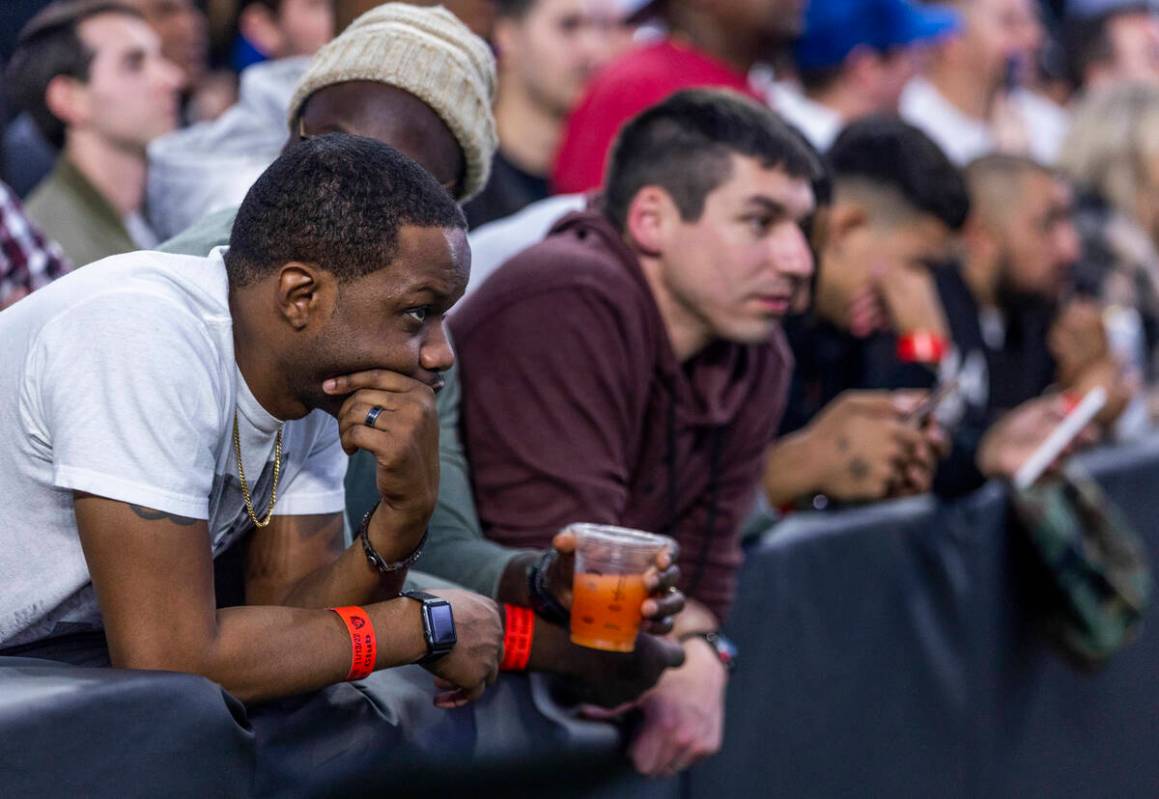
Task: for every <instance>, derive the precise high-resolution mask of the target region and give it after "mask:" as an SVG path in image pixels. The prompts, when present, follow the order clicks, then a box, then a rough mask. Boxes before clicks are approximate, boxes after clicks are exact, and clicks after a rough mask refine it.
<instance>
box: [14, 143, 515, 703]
mask: <svg viewBox="0 0 1159 799" xmlns="http://www.w3.org/2000/svg"><path fill="white" fill-rule="evenodd" d="M469 270H470V254H469V250H468V248H467V240H466V234H465V222H464V220H463V216H462V213H461V211H460V210H459V209H458V207H457V206H456V205H455V203H454V201H453V200H452V199H451V197H450V196H449V195H448V194H447V193H446V191H445V190H443V189H442V187H441V186H439V184H438V183H437V182H436V181H435V180H434V178H432V177H431V176H430V175H429V174H428V173H426V172H425V171H424V170H423V169H422V168H421V167H419V166H418V165H417V164H415V163H414V162H412V161H410V160H409V159H407V158H406V157H405V156H402V155H401V154H399V153H397V152H396V151H394V150H392V149H390V148H389V147H386V146H385V145H383V144H381V143H379V142H376V141H373V140H370V139H363V138H359V137H353V136H347V135H344V134H331V135H327V136H322V137H318V138H313V139H309V140H307V141H305V142H303V143H301V144H298V145H296V146H295V147H293V148H292V149H290V150H289V151H288V152H287V153H286V154H285V155H283V156H282V157H281V158H279V159H278V161H277V162H275V164H274V165H273V166H271V167H270V168H269V170H267V171H266V173H265V174H264V175H263V176H262V177H261V178H260V179H259V180H258V182H257V183H256V184H255V185H254V187H253V188H252V189H251V190H250V192H249V194H248V195H247V197H246V201H245V203H243V205H242V208H241V210H240V211H239V213H238V218H237V221H236V223H235V225H234V228H233V234H232V237H231V241H230V247H229V248H228V249H226V250H221V249H219V250H215V251H214V252H213V253H211V254H210V256H209V257H208V258H191V257H185V256H177V255H167V254H162V253H153V252H138V253H129V254H126V255H121V256H114V257H112V258H108V259H105V260H103V261H100V262H98V263H97V264H95V265H93V266H91V267H90V268H87V269H84V270H80V271H78V272H76V273H73V274H71V275H69V276H67V277H66V278H64V279H61V280H59V281H57V282H56V283H54V284H53V285H52V286H49V287H48V288H47V289H45V290H43V291H41V292H38V293H36V294H34V295H32V296H31V297H29V298H28V299H26V300H24V301H22V302H20V303H18V304H17V305H15V306H13V307H12V308H10V309H8V310H6V311H4V312H3V313H2V314H0V340H3V341H4V348H3V350H2V351H0V495H3V496H4V497H5V500H6V501H5V505H4V515H3V519H2V521H0V584H2V585H3V586H4V588H5V590H4V591H3V592H2V594H0V648H4V649H7V650H8V651H12V648H13V647H18V648H22V649H23V650H24V651H27V650H28V648H29V647H31V648H32V649H33V650H35V648H36V647H37V645H41V646H45V647H48V648H51V645H52V643H53V641H56V640H61V638H62V637H63V638H67V636H68V635H69V634H70V633H75V632H80V631H86V630H89V631H91V630H98V629H101V628H103V629H104V632H105V636H106V638H107V641H108V649H109V657H110V660H111V662H112V664H113V665H114V666H121V667H129V668H154V669H166V670H173V671H186V672H192V673H196V674H202V675H204V676H207V677H210V678H211V679H213V680H216V681H217V682H219V683H221V684H222V685H223V686H224V687H225V688H227V689H228V690H230V691H231V692H233V693H234V694H236V695H237V696H238V697H240V698H242V699H243V700H247V701H250V700H261V699H268V698H273V697H279V696H286V695H291V694H297V693H302V692H305V691H310V690H314V689H317V688H320V687H323V686H325V685H328V684H332V683H336V682H340V681H341V680H343V679H344V678H353V677H355V676H358V675H359V674H360V673H364V672H368V671H370V670H373V669H378V668H387V667H391V666H395V665H401V664H404V663H414V662H419V661H423V662H424V663H425V665H426V668H428V669H429V670H430V671H432V672H433V673H434V674H436V675H437V676H438V677H441V678H442V679H443V680H444V681H445V682H443V683H442V685H443V686H444V687H443V689H442V690H441V692H440V693H439V695H438V697H437V702H438V703H439V704H440V705H441V706H454V705H457V704H461V703H462V702H464V701H467V700H469V699H473V698H475V697H477V696H479V695H480V694H481V693H482V691H483V689H484V687H485V686H486V684H487V683H488V682H489V681H491V680H493V679H494V676H495V673H496V671H497V658H498V653H499V649H500V645H501V638H502V632H501V625H500V623H499V617H498V612H497V609H496V607H495V604H494V603H493V602H492V601H491V600H488V599H484V598H483V597H480V596H478V595H475V594H471V593H469V592H466V591H442V592H437V593H438V596H431V595H418V596H415V597H411V596H404V597H399V596H398V595H399V591H400V590H401V587H402V580H403V578H404V577H405V575H406V572H407V567H408V566H409V564H410V563H411V562H413V560H414V559H415V557H416V556H417V554H418V552H419V551H420V550H421V547H422V541H423V539H424V533H425V530H426V527H427V521H428V519H429V517H430V514H431V511H432V508H433V507H434V503H435V496H436V492H437V489H438V419H437V414H436V411H435V392H436V391H437V390H438V388H439V386H440V384H441V382H442V378H441V377H440V373H441V372H443V371H445V370H446V369H448V368H450V366H451V365H452V363H453V360H454V357H453V354H452V352H451V349H450V347H449V345H448V342H447V339H446V337H445V335H444V332H443V316H444V314H445V313H446V311H447V310H448V309H449V308H450V306H451V305H452V304H454V302H455V301H456V300H457V299H458V298H459V296H460V295H461V294H462V292H463V289H464V287H465V285H466V282H467V276H468V273H469ZM356 449H365V450H368V451H370V452H372V453H373V454H374V455H375V458H376V461H377V464H378V471H377V486H378V491H379V494H380V496H381V502H380V503H379V504H378V505H377V506H376V507H375V508H374V509H372V511H371V512H370V513H368V514H367V517H366V519H365V520H364V521H363V525H362V530H361V531H360V533H361V535H360V536H359V540H356V541H355V543H354V545H353V546H351V547H349V548H347V549H345V550H343V549H342V534H343V524H342V510H343V506H344V503H343V487H342V478H343V474H344V471H345V465H346V457H345V454H344V452H343V451H345V453H346V454H349V453H351V452H353V451H355V450H356ZM242 538H248V555H247V567H246V585H245V592H246V601H247V604H246V605H245V606H243V607H235V608H225V609H217V608H216V605H215V598H214V584H213V559H214V558H215V557H216V556H217V555H219V554H220V553H222V552H224V551H225V550H226V549H227V548H229V547H230V546H232V545H234V544H236V543H237V542H238V541H239V540H240V539H242ZM387 597H396V598H394V599H389V600H386V601H380V600H383V599H385V598H387ZM440 603H441V604H440ZM448 603H449V606H450V607H449V608H448V607H447V605H448ZM359 605H364V607H363V608H362V609H361V610H358V611H356V612H350V613H347V614H346V619H344V618H343V617H342V615H340V614H338V613H332V612H329V611H328V610H326V608H330V607H333V606H359ZM452 612H453V619H452V618H451V616H452ZM360 613H361V614H362V615H359V614H360ZM347 619H348V620H349V621H348V620H347ZM432 620H433V621H435V622H438V623H437V624H433V625H432V623H431V622H432ZM367 624H369V625H370V627H371V629H372V630H373V634H374V637H375V639H376V645H375V646H374V647H373V648H372V647H371V645H370V644H371V642H369V641H367V640H366V638H365V637H364V636H365V634H366V633H365V627H366V625H367ZM448 625H453V627H448ZM448 632H454V633H457V643H455V641H454V636H453V635H450V636H448V635H447V633H448ZM357 646H364V647H365V649H364V650H363V651H362V652H361V654H365V653H367V652H370V653H371V656H370V657H368V658H364V659H363V660H361V661H360V660H359V654H360V652H359V651H356V647H357Z"/></svg>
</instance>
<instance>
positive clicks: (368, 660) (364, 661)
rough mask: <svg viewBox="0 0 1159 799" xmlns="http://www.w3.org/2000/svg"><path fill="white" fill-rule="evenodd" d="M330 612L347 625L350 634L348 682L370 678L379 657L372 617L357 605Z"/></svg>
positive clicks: (334, 609)
mask: <svg viewBox="0 0 1159 799" xmlns="http://www.w3.org/2000/svg"><path fill="white" fill-rule="evenodd" d="M330 610H332V611H334V612H335V613H337V614H338V616H339V618H341V619H342V621H344V622H345V623H346V632H348V633H350V673H349V674H347V675H346V681H347V682H350V681H351V680H361V679H362V678H363V677H367V676H369V675H370V674H371V672H373V671H374V664H375V662H376V660H377V655H378V643H377V642H376V641H375V638H374V625H373V624H371V623H370V616H368V615H366V611H365V610H363V609H362V608H360V607H358V606H356V605H350V606H348V607H344V608H330Z"/></svg>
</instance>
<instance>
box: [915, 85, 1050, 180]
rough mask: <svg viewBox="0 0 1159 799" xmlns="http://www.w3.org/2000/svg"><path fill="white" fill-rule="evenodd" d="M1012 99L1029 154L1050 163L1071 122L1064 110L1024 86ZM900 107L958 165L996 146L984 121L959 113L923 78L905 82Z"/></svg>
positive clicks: (962, 164)
mask: <svg viewBox="0 0 1159 799" xmlns="http://www.w3.org/2000/svg"><path fill="white" fill-rule="evenodd" d="M1013 99H1014V103H1015V105H1016V107H1017V108H1018V110H1019V112H1020V113H1021V115H1022V120H1023V122H1024V123H1025V125H1026V133H1027V138H1028V140H1029V145H1030V153H1029V155H1030V156H1031V157H1032V158H1034V160H1036V161H1038V162H1039V163H1041V164H1046V165H1051V164H1053V163H1054V162H1055V161H1057V160H1058V154H1059V151H1060V150H1061V149H1062V142H1063V139H1065V138H1066V133H1067V128H1068V126H1069V124H1070V123H1069V119H1068V117H1067V113H1066V111H1064V110H1063V109H1062V108H1060V107H1059V106H1057V105H1055V104H1054V103H1052V102H1051V101H1050V100H1047V99H1046V98H1045V97H1040V96H1039V95H1037V94H1034V93H1033V92H1028V91H1026V90H1023V89H1020V90H1018V91H1016V92H1015V93H1014V95H1013ZM900 108H901V116H902V118H903V119H905V121H906V122H909V123H910V124H911V125H913V126H915V127H918V128H921V129H922V130H923V131H925V133H926V135H927V136H929V137H930V138H931V139H933V140H934V141H935V142H937V144H938V146H939V147H941V148H942V150H943V151H944V152H945V153H946V155H947V156H948V157H949V159H950V160H951V161H953V162H954V163H955V164H957V165H958V166H965V165H966V164H968V163H970V162H971V161H973V160H974V159H975V158H979V157H981V156H983V155H989V154H990V153H992V152H994V151H995V149H997V145H996V144H995V142H994V136H993V135H992V134H991V132H990V126H989V125H988V124H986V122H985V121H984V120H981V119H976V118H974V117H972V116H967V115H966V114H964V113H962V111H961V110H959V109H958V107H957V106H955V105H954V104H953V103H951V102H950V101H949V100H947V99H946V98H945V97H943V96H942V94H941V92H939V91H938V90H937V89H936V88H934V85H933V84H932V83H930V82H929V81H928V80H926V79H925V78H914V79H913V80H911V81H910V82H909V83H908V84H907V85H906V87H905V91H903V92H902V95H901V103H900Z"/></svg>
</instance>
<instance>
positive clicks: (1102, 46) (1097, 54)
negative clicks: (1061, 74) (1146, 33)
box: [1062, 0, 1151, 87]
mask: <svg viewBox="0 0 1159 799" xmlns="http://www.w3.org/2000/svg"><path fill="white" fill-rule="evenodd" d="M1149 13H1151V9H1150V5H1149V4H1148V3H1147V2H1146V0H1139V2H1131V3H1125V4H1123V5H1117V6H1115V7H1114V8H1111V9H1108V10H1107V11H1103V12H1102V13H1099V14H1095V15H1093V16H1075V17H1071V18H1069V19H1067V20H1066V22H1064V23H1063V26H1062V46H1063V51H1064V52H1065V53H1066V63H1067V77H1069V78H1070V81H1071V83H1073V84H1074V86H1075V87H1082V85H1083V84H1084V83H1085V82H1086V81H1085V76H1086V71H1087V70H1088V69H1090V68H1091V67H1092V66H1093V65H1095V64H1101V63H1104V62H1106V61H1110V60H1111V59H1112V58H1113V57H1114V55H1115V51H1114V47H1113V46H1112V44H1111V38H1110V36H1108V35H1107V29H1108V28H1109V27H1110V24H1111V21H1112V20H1114V19H1118V18H1119V17H1122V16H1128V15H1131V14H1149Z"/></svg>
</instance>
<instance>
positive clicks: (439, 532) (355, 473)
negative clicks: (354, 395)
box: [159, 208, 528, 597]
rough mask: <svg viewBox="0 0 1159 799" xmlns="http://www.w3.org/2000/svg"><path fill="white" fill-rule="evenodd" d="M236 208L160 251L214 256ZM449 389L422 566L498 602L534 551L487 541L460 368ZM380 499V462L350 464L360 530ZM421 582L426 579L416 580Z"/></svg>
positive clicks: (441, 403) (365, 459)
mask: <svg viewBox="0 0 1159 799" xmlns="http://www.w3.org/2000/svg"><path fill="white" fill-rule="evenodd" d="M236 216H237V209H236V208H227V209H224V210H221V211H216V212H214V213H212V214H209V215H208V216H206V217H205V218H203V219H202V220H201V221H200V222H198V223H197V224H195V225H194V226H193V227H191V228H189V229H188V230H186V231H185V232H183V233H180V234H178V235H177V236H175V237H173V238H172V239H170V240H169V241H167V242H165V243H164V244H162V245H161V246H160V248H159V249H160V250H161V251H163V252H172V253H179V254H183V255H200V256H204V255H207V254H209V251H210V250H212V249H213V248H214V247H219V246H225V245H227V244H229V235H230V230H231V228H232V227H233V220H234V218H235V217H236ZM443 377H444V379H445V380H446V385H445V386H444V388H443V390H442V391H440V392H439V395H438V399H437V404H438V410H439V497H438V503H437V505H436V506H435V512H434V514H433V515H432V516H431V522H430V533H429V535H428V536H427V544H426V547H425V548H424V549H423V554H422V557H421V558H420V560H419V561H418V567H419V568H420V569H421V570H422V572H424V573H426V574H429V575H434V576H435V577H439V578H442V579H444V580H449V581H451V582H454V583H457V584H459V585H461V586H464V587H466V588H470V589H471V590H473V591H477V592H479V593H480V594H485V595H487V596H491V597H493V596H495V595H496V593H497V592H498V589H499V580H500V578H501V577H502V576H503V572H504V570H506V568H507V565H508V563H510V562H511V559H512V558H514V557H515V556H516V555H519V554H521V553H522V552H526V551H528V550H522V549H512V548H510V547H505V546H503V545H501V544H497V543H495V542H493V541H489V540H487V539H486V538H484V537H483V530H482V528H481V527H480V525H479V514H478V513H477V512H476V510H475V498H474V496H473V494H472V493H471V475H470V468H469V465H468V463H467V454H466V452H465V451H464V450H463V443H462V440H461V439H460V437H459V402H460V399H461V394H460V387H459V370H458V367H457V366H456V367H452V368H451V369H450V370H449V371H448V372H447V373H446V374H444V375H443ZM377 499H378V489H377V487H376V486H375V461H374V457H373V456H371V455H370V454H369V453H367V452H362V451H360V452H357V453H355V454H354V456H353V457H351V458H350V465H349V467H348V468H347V471H346V515H347V521H348V523H349V525H350V526H351V527H352V529H354V530H357V529H358V525H359V523H360V522H361V520H362V516H363V514H365V513H366V511H367V510H369V509H370V508H371V507H372V506H373V505H374V502H375V501H376V500H377ZM416 577H419V578H420V580H421V576H420V575H416Z"/></svg>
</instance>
